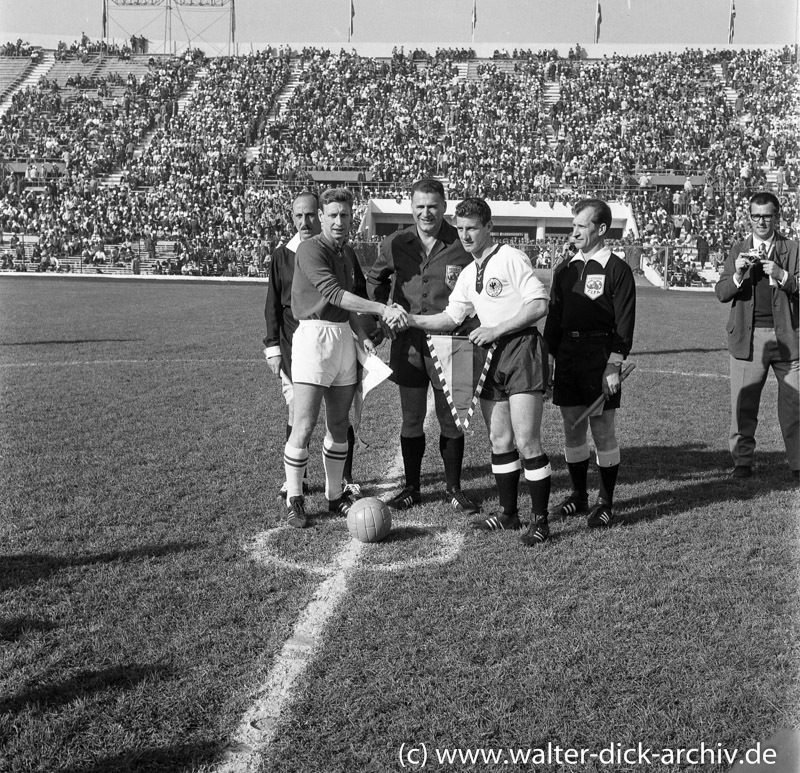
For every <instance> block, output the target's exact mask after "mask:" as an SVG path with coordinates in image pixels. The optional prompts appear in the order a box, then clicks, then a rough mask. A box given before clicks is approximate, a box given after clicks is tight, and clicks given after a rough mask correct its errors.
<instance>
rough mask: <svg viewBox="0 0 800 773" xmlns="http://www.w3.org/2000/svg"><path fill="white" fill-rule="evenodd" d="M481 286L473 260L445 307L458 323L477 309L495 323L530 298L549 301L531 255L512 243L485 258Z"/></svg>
mask: <svg viewBox="0 0 800 773" xmlns="http://www.w3.org/2000/svg"><path fill="white" fill-rule="evenodd" d="M480 268H482V269H483V282H482V287H481V288H480V290H479V287H478V278H479V265H478V261H477V260H474V261H473V262H472V263H471V264H470V265H468V266H466V267H465V268H464V270H463V271H462V272H461V274H460V275H459V277H458V280H457V281H456V286H455V287H454V288H453V292H452V293H451V294H450V298H449V300H448V303H447V308H446V309H445V311H446V312H447V314H448V316H450V317H451V318H452V319H453V321H454V322H455V323H456V325H459V324H461V323H462V322H463V321H464V320H465V319H466V318H467V317H468V316H470V315H471V314H473V313H475V312H477V314H478V318H479V319H480V321H481V325H483V326H484V327H495V325H498V324H500V323H501V322H504V321H505V320H507V319H508V318H509V317H512V316H513V315H514V314H516V313H517V312H518V311H519V310H520V309H521V308H522V306H523V304H525V303H528V302H530V301H536V300H543V301H547V300H548V299H549V295H548V292H547V289H546V288H545V286H544V285H543V284H542V283H541V282H540V281H539V280H538V279H537V278H536V276H535V274H534V273H533V268H532V266H531V263H530V261H529V260H528V256H527V255H526V254H525V253H524V252H522V251H521V250H518V249H516V248H515V247H512V246H511V245H509V244H501V245H500V246H499V249H497V250H496V251H495V252H494V253H492V254H491V255H490V257H488V258H485V259H484V260H483V262H482V263H481V266H480Z"/></svg>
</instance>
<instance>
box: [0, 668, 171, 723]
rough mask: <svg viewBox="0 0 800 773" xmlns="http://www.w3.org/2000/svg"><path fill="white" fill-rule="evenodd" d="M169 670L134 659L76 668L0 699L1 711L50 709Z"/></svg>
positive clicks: (160, 675)
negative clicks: (97, 668)
mask: <svg viewBox="0 0 800 773" xmlns="http://www.w3.org/2000/svg"><path fill="white" fill-rule="evenodd" d="M172 674H173V671H172V669H170V668H168V667H167V666H153V665H147V666H140V665H137V664H135V663H132V664H128V665H121V666H112V667H111V668H106V669H102V670H100V671H94V670H85V671H79V672H78V673H77V674H75V675H74V676H72V677H70V678H69V679H65V680H63V681H61V682H55V683H53V684H43V685H39V686H37V687H29V688H27V689H25V690H22V691H21V692H20V693H19V694H18V695H13V696H11V697H9V698H4V699H2V700H0V714H3V713H5V712H18V711H21V710H22V709H24V708H28V707H34V708H36V709H37V710H38V711H43V710H46V709H52V708H55V707H58V706H62V705H64V704H65V703H70V702H71V701H73V700H76V699H79V698H85V697H88V696H91V695H92V694H94V693H97V692H101V691H102V690H107V689H109V688H113V689H117V690H127V689H130V688H131V687H134V686H135V685H137V684H138V683H139V682H143V681H146V680H150V679H158V680H161V679H163V678H165V677H170V676H172Z"/></svg>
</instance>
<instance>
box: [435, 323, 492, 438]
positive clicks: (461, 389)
mask: <svg viewBox="0 0 800 773" xmlns="http://www.w3.org/2000/svg"><path fill="white" fill-rule="evenodd" d="M426 337H427V339H428V348H429V349H430V351H431V359H432V360H433V366H434V367H435V368H436V373H437V375H438V376H439V380H440V381H441V382H442V391H443V392H444V396H445V398H446V400H447V404H448V405H449V406H450V412H451V413H452V414H453V419H455V422H456V426H457V427H458V428H459V429H460V430H461V431H462V432H466V431H467V427H469V421H470V419H471V418H472V413H473V411H474V410H475V404H476V403H477V402H478V397H479V396H480V394H481V390H482V389H483V382H484V381H485V380H486V374H487V373H488V372H489V366H490V365H491V364H492V352H493V351H494V344H492V346H491V347H490V348H489V349H485V348H484V347H482V346H476V345H475V344H473V343H472V341H470V340H469V338H468V337H467V336H450V335H428V336H426Z"/></svg>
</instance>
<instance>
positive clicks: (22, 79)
mask: <svg viewBox="0 0 800 773" xmlns="http://www.w3.org/2000/svg"><path fill="white" fill-rule="evenodd" d="M40 56H41V59H40V60H39V61H38V62H37V63H36V64H35V65H33V66H31V65H30V62H29V63H28V65H27V67H26V68H25V69H24V70H23V71H22V72H21V73H20V76H19V77H18V78H17V80H16V85H14V86H13V87H12V88H11V89H9V90H8V91H7V92H6V93H5V96H4V97H3V100H2V102H0V118H2V117H3V116H4V115H5V114H6V113H7V112H8V109H9V108H10V107H11V100H12V99H13V98H14V95H15V94H17V93H18V92H20V91H22V89H26V88H28V87H29V86H30V87H36V85H37V84H38V83H39V79H40V78H41V77H43V76H45V75H47V74H48V72H50V68H51V67H52V66H53V64H54V63H55V61H56V55H55V53H54V52H53V51H41V52H40Z"/></svg>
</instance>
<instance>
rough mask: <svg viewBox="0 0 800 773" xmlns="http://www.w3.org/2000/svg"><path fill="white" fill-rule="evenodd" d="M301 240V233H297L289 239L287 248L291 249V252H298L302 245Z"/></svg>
mask: <svg viewBox="0 0 800 773" xmlns="http://www.w3.org/2000/svg"><path fill="white" fill-rule="evenodd" d="M300 241H301V239H300V234H299V233H296V234H295V235H294V236H293V237H292V238H291V239H289V243H288V244H287V245H286V249H287V250H290V251H291V252H297V248H298V247H299V246H300Z"/></svg>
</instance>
